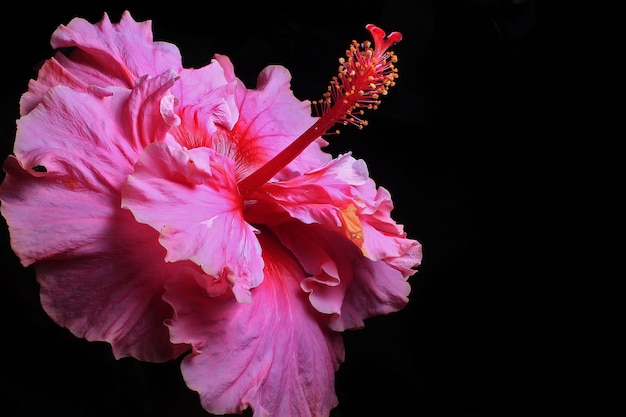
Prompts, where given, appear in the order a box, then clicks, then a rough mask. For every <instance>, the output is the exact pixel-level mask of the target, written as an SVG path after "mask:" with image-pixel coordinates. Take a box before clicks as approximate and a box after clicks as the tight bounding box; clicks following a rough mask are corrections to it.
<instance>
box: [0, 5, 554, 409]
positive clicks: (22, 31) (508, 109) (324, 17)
mask: <svg viewBox="0 0 626 417" xmlns="http://www.w3.org/2000/svg"><path fill="white" fill-rule="evenodd" d="M212 3H213V2H210V1H209V2H197V3H191V2H168V3H164V4H162V5H157V4H156V2H122V1H108V2H105V3H99V2H93V1H92V2H82V3H68V2H65V3H58V2H55V3H54V4H52V2H49V3H46V4H38V5H34V4H32V3H30V2H20V3H17V4H15V5H14V9H13V10H14V11H13V12H9V13H6V12H5V13H4V16H5V20H6V21H7V24H5V25H3V26H2V29H1V30H2V36H1V38H0V39H2V42H3V50H2V56H3V64H2V66H3V75H2V78H3V81H4V82H3V87H2V108H1V112H0V114H1V115H2V120H1V123H2V124H1V126H0V145H1V149H0V151H1V154H2V155H1V157H2V159H4V158H5V157H6V155H8V154H9V153H10V152H11V149H12V146H13V145H12V144H13V139H14V134H15V120H16V119H17V117H18V101H19V97H20V95H21V94H22V93H23V92H25V91H26V89H27V82H28V80H29V79H30V78H33V77H35V75H36V72H35V70H34V69H33V68H34V67H35V66H36V64H37V63H38V62H39V61H42V60H45V59H48V58H49V57H50V56H51V54H52V50H51V49H50V46H49V39H50V35H51V34H52V32H53V31H54V29H55V28H56V27H57V26H58V25H59V24H61V23H68V22H69V21H70V20H71V18H73V17H75V16H80V17H83V18H86V19H87V20H89V21H91V22H92V23H95V22H97V21H99V20H100V19H101V18H102V16H103V13H104V12H105V11H106V12H107V13H108V14H109V17H110V18H111V20H112V21H114V22H117V21H118V20H119V17H120V16H121V13H122V11H123V10H125V9H127V10H129V11H130V12H131V14H132V16H133V17H134V18H135V20H138V21H139V20H152V26H153V32H154V37H155V40H164V41H168V42H171V43H174V44H176V45H177V46H178V47H179V48H180V50H181V52H182V56H183V63H184V65H185V66H187V67H200V66H204V65H206V64H207V63H208V62H209V60H210V58H211V56H212V54H213V53H222V54H226V55H228V56H230V58H231V59H232V61H233V63H234V65H235V72H236V74H237V75H238V76H239V77H240V78H241V79H242V80H243V81H244V82H245V83H246V85H247V86H248V87H249V88H253V87H254V85H255V80H256V75H257V74H258V73H259V71H260V70H261V69H262V68H263V67H265V66H266V65H269V64H282V65H284V66H286V67H287V68H288V69H289V70H290V71H291V73H292V77H293V81H292V87H293V90H294V93H295V95H296V96H297V97H298V98H300V99H311V100H313V99H317V98H319V97H320V96H321V94H322V93H323V92H324V91H325V89H326V86H327V84H328V81H329V79H330V77H331V76H333V75H335V71H336V67H337V58H339V57H340V56H343V53H344V50H345V48H346V47H347V46H348V44H349V42H350V41H351V40H352V39H357V40H359V41H362V40H365V39H369V33H368V32H367V31H366V30H365V25H366V24H367V23H375V24H377V25H378V26H380V27H382V28H383V29H384V30H385V31H387V32H391V31H400V32H402V33H403V35H404V38H403V40H402V42H401V43H399V44H398V45H397V46H396V47H394V48H393V50H394V51H395V52H396V53H397V55H398V57H399V62H398V64H397V67H398V70H399V74H400V78H399V79H398V82H397V86H396V87H394V88H393V89H391V91H390V94H389V96H388V97H387V98H386V99H385V100H384V101H383V103H382V105H381V107H380V109H379V110H378V111H376V112H372V113H370V114H369V115H368V116H367V118H368V120H369V122H370V125H369V126H368V127H367V128H365V129H364V130H363V131H357V130H356V129H353V128H351V127H346V128H344V129H343V133H342V134H341V135H339V136H335V137H333V138H331V141H332V142H331V146H330V147H329V148H328V150H329V151H330V152H332V153H333V154H335V155H336V154H337V153H344V152H346V151H348V150H350V151H352V152H353V155H354V156H355V157H357V158H363V159H364V160H365V161H366V163H367V164H368V167H369V169H370V175H371V177H372V178H373V179H374V180H375V181H376V182H377V184H378V185H381V186H384V187H385V188H387V189H388V190H389V191H390V192H391V194H392V197H393V200H394V204H395V209H394V211H393V213H392V215H393V217H394V219H395V220H397V221H398V223H401V224H403V225H404V226H405V230H406V231H407V233H408V235H409V237H411V238H414V239H416V240H418V241H420V242H421V243H422V244H423V250H424V261H423V264H422V265H421V267H420V268H419V272H418V273H417V274H416V275H415V276H413V277H412V278H411V279H410V282H411V284H412V293H411V296H410V298H411V301H410V302H409V305H408V306H407V307H406V308H405V309H404V310H402V311H401V312H398V313H394V314H391V315H389V316H385V317H377V318H374V319H370V320H368V321H367V322H366V327H365V328H364V329H361V330H357V331H352V332H347V333H345V336H344V340H345V344H346V361H345V363H344V364H343V365H342V366H341V368H340V370H339V371H338V372H337V374H336V392H337V395H338V397H339V402H340V405H339V406H338V407H337V408H336V409H335V410H333V412H332V414H331V417H354V416H385V417H387V416H389V417H395V416H420V417H436V416H442V417H443V416H445V417H448V416H450V417H452V416H455V417H456V416H458V417H469V416H473V417H486V416H493V417H496V416H497V417H518V416H527V415H528V416H530V415H536V414H538V411H537V410H536V408H535V404H536V401H537V400H538V398H539V397H540V396H541V395H542V393H541V392H540V391H539V388H538V385H537V382H538V380H539V379H540V378H539V376H538V375H536V374H534V371H533V369H534V366H533V358H534V355H535V352H536V351H537V350H538V349H539V346H540V345H541V342H540V340H538V338H537V337H536V336H533V326H534V324H533V323H532V322H531V321H530V319H529V318H530V317H531V316H532V315H533V312H534V310H535V309H536V306H535V304H534V302H533V297H532V292H533V291H536V290H537V288H538V286H537V283H536V282H534V281H536V278H533V277H534V276H535V273H536V270H537V269H538V267H537V266H535V265H534V264H533V263H534V257H533V249H532V245H529V244H528V242H530V241H532V239H533V236H529V234H530V233H531V232H530V231H529V229H528V228H527V225H528V221H527V217H528V216H529V213H530V212H531V211H532V210H533V209H534V205H536V204H538V202H537V201H536V200H533V199H532V198H530V186H529V185H528V184H527V182H526V181H527V180H526V178H527V176H528V172H529V171H532V169H533V166H532V162H531V161H532V157H533V155H532V152H531V150H530V146H529V143H531V138H532V137H533V135H535V131H534V129H535V119H536V114H535V112H536V111H535V108H536V96H535V93H536V86H535V82H536V73H535V71H536V62H535V60H534V50H535V42H536V40H535V25H536V24H535V20H536V11H535V5H534V0H518V1H514V0H507V1H505V0H459V1H437V0H433V1H429V0H414V1H409V0H395V1H391V0H389V1H358V2H357V1H315V2H310V3H299V2H295V3H293V5H285V4H282V3H276V4H273V3H271V2H262V4H258V5H250V4H244V3H235V2H216V5H214V4H212ZM8 21H11V24H8V23H9V22H8ZM2 221H3V223H2V228H1V235H0V238H1V241H0V243H1V245H2V246H1V248H0V249H1V252H0V267H1V270H0V271H1V272H0V273H1V279H0V285H1V291H2V293H1V295H2V299H1V300H0V305H1V306H2V307H1V308H2V310H1V311H0V314H1V317H3V319H4V323H3V324H4V326H3V331H2V333H1V334H2V336H1V337H2V346H3V347H4V352H5V353H4V354H2V356H0V366H1V373H0V401H1V404H0V407H2V415H3V416H6V417H25V416H68V417H70V416H72V417H73V416H86V417H87V416H89V417H91V416H94V417H95V416H98V417H99V416H135V417H139V416H164V417H178V416H181V417H182V416H185V417H196V416H197V417H203V416H204V417H206V416H208V413H206V412H205V411H204V410H202V408H201V407H200V405H199V401H198V399H197V396H196V394H195V393H194V392H192V391H190V390H189V389H188V388H187V387H186V386H185V384H184V382H183V381H182V378H181V376H180V371H179V368H178V365H179V364H178V363H177V362H175V361H173V362H171V363H167V364H148V363H142V362H138V361H135V360H133V359H122V360H118V361H116V360H115V359H113V357H112V355H111V352H110V348H109V347H108V346H107V345H106V344H101V343H92V342H87V341H85V340H82V339H77V338H75V337H73V336H72V335H71V334H70V333H69V332H68V331H67V330H65V329H62V328H60V327H58V326H57V325H56V324H54V323H53V322H52V321H51V320H50V319H49V318H48V317H47V316H46V315H45V313H44V312H43V311H42V309H41V307H40V305H39V300H38V295H37V284H36V281H35V277H34V274H33V272H32V270H31V269H30V268H29V269H24V268H22V267H21V266H20V264H19V262H18V260H17V258H16V257H15V255H14V254H13V253H12V252H11V249H10V246H9V234H8V230H7V227H6V223H4V220H2ZM245 415H247V414H245Z"/></svg>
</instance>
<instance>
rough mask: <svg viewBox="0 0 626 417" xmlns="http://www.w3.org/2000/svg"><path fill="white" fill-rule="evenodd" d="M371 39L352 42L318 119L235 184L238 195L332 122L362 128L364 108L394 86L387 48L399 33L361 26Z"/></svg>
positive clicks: (272, 172) (266, 178)
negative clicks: (387, 33)
mask: <svg viewBox="0 0 626 417" xmlns="http://www.w3.org/2000/svg"><path fill="white" fill-rule="evenodd" d="M365 28H366V29H367V30H369V32H370V34H371V35H372V37H373V39H374V44H373V47H372V42H370V41H365V42H362V43H360V44H359V43H358V42H357V41H352V44H351V45H350V48H349V49H348V50H346V57H345V58H340V59H339V72H338V75H337V76H336V77H333V79H332V80H331V82H330V85H329V86H328V91H327V92H326V93H324V95H323V98H322V99H321V100H319V101H314V102H313V106H314V107H315V108H316V110H317V112H318V113H319V114H320V118H319V119H318V120H317V121H316V122H315V123H314V124H313V125H312V126H311V127H310V128H308V129H307V130H306V131H305V132H304V133H303V134H302V135H301V136H300V137H298V138H297V139H296V140H295V141H293V142H292V143H291V144H289V146H287V147H286V148H285V149H283V150H282V151H281V152H279V153H278V154H277V155H276V156H275V157H274V158H272V159H271V160H269V161H268V162H267V163H266V164H265V165H263V166H261V167H260V168H259V169H258V170H256V171H255V172H253V173H252V174H250V175H249V176H247V177H246V178H244V179H242V180H241V181H239V183H238V188H239V194H240V195H241V196H242V197H247V196H249V195H250V194H252V193H253V192H254V191H255V190H257V189H258V188H259V187H261V186H262V185H263V184H265V183H266V182H267V181H269V180H270V179H271V178H272V177H273V176H274V175H276V174H277V173H278V172H279V171H280V170H281V169H283V168H284V167H285V166H286V165H287V164H289V163H290V162H291V161H293V160H294V159H295V158H296V157H297V156H298V155H299V154H300V153H301V152H302V151H304V150H305V149H306V147H307V146H309V145H310V144H311V143H312V142H313V141H315V139H317V138H319V137H320V136H322V135H325V134H330V133H339V131H338V130H336V131H333V132H329V129H330V128H331V127H333V126H334V125H335V124H336V123H342V124H343V125H348V124H352V125H355V126H357V127H358V128H359V129H362V128H363V127H364V126H367V120H364V119H363V118H362V116H363V114H364V113H365V109H374V110H375V109H377V108H378V105H379V104H380V98H381V96H384V95H387V91H388V90H389V88H390V87H392V86H394V85H395V79H396V78H398V71H397V69H396V68H395V67H394V64H395V63H396V62H397V60H398V59H397V56H396V55H395V54H394V53H393V52H392V51H388V48H389V47H390V46H391V45H393V44H395V43H397V42H400V41H401V40H402V34H401V33H400V32H392V33H390V34H389V36H385V32H384V31H383V30H382V29H381V28H379V27H377V26H375V25H373V24H369V25H367V26H365Z"/></svg>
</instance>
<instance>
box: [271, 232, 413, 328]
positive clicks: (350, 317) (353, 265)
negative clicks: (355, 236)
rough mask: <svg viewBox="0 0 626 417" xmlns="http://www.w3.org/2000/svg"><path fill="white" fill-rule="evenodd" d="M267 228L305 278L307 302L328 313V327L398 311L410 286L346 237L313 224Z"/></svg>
mask: <svg viewBox="0 0 626 417" xmlns="http://www.w3.org/2000/svg"><path fill="white" fill-rule="evenodd" d="M273 231H274V232H275V233H276V235H277V236H278V237H279V238H280V241H281V242H282V243H283V244H284V245H285V246H286V247H287V248H289V249H290V250H291V251H292V252H293V253H294V255H295V256H296V258H297V259H298V261H299V262H300V263H301V264H302V266H303V267H304V269H305V270H306V272H307V273H308V274H310V275H311V278H305V279H303V280H302V283H301V286H302V289H303V290H305V291H306V292H308V293H309V300H310V302H311V304H312V305H313V307H315V308H316V309H317V310H318V311H320V312H323V313H332V314H334V317H333V321H332V322H331V323H330V327H331V328H332V329H333V330H337V331H344V330H346V329H353V328H361V327H363V326H364V320H365V319H367V318H370V317H374V316H378V315H384V314H389V313H392V312H396V311H399V310H401V309H402V308H404V307H405V306H406V304H407V303H408V301H409V300H408V295H409V293H410V291H411V286H410V285H409V283H408V282H407V277H405V276H404V275H403V274H402V272H401V271H398V270H397V269H395V268H394V267H393V266H391V265H389V264H388V263H387V262H385V261H384V260H380V261H372V260H370V259H368V258H366V257H365V256H363V254H362V253H361V251H360V250H359V249H358V248H357V247H356V246H354V245H353V244H351V242H350V241H349V240H348V239H338V238H337V235H336V234H335V233H334V232H332V231H329V230H327V229H326V228H324V227H321V226H319V225H316V224H312V225H304V224H302V223H299V222H295V221H294V222H290V223H284V224H282V225H280V226H277V227H274V228H273Z"/></svg>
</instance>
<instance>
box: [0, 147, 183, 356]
mask: <svg viewBox="0 0 626 417" xmlns="http://www.w3.org/2000/svg"><path fill="white" fill-rule="evenodd" d="M4 169H5V171H6V173H7V175H6V177H5V179H4V181H3V183H2V188H1V190H0V199H1V201H2V205H1V206H0V209H1V210H2V215H3V216H4V217H5V218H6V220H7V223H8V224H9V231H10V232H11V245H12V247H13V249H14V251H15V253H16V254H17V255H18V256H19V257H20V259H21V261H22V263H23V264H24V265H29V264H31V263H33V262H35V261H37V263H36V264H35V271H36V276H37V281H38V283H39V285H40V292H41V303H42V306H43V308H44V309H45V310H46V312H47V313H48V314H49V315H50V317H52V319H53V320H55V322H56V323H58V324H59V325H60V326H63V327H66V328H68V329H69V330H71V331H72V333H73V334H75V335H76V336H78V337H85V338H87V339H88V340H96V341H107V342H109V343H110V344H111V346H112V349H113V353H114V355H115V356H116V357H118V358H120V357H123V356H134V357H136V358H139V359H143V360H147V361H166V360H169V359H172V358H175V357H176V356H178V355H179V354H180V353H181V352H182V351H183V350H184V349H185V347H184V346H176V345H172V344H171V343H170V342H169V335H168V332H167V328H166V327H165V326H164V325H163V321H164V320H165V319H166V318H169V317H170V316H171V314H172V311H171V308H170V307H169V306H168V305H167V304H166V303H165V302H163V301H162V299H161V293H162V291H163V290H162V285H163V282H164V281H165V280H167V279H168V278H169V277H170V276H171V274H172V269H171V268H168V267H166V266H165V265H164V264H163V257H164V255H165V251H164V250H163V248H161V247H160V246H159V244H158V242H157V240H156V238H157V234H156V232H154V230H152V229H151V228H149V227H147V226H144V225H139V224H137V223H136V222H135V220H134V219H133V217H132V215H131V214H130V213H129V212H127V211H125V210H122V209H120V208H119V207H117V208H116V207H115V205H114V204H113V202H115V201H117V199H116V198H115V197H114V196H112V195H107V194H105V193H100V192H93V191H92V190H90V189H87V188H82V187H81V188H80V189H73V188H72V187H71V186H68V185H67V182H68V181H71V180H69V179H68V177H65V176H55V175H52V174H50V175H45V176H41V177H36V176H33V175H31V174H30V173H29V172H28V171H26V170H24V169H22V167H21V166H20V165H19V163H18V161H17V159H16V158H15V157H9V158H8V159H7V161H6V162H5V164H4ZM70 184H72V183H71V182H70ZM192 266H193V267H195V265H193V264H190V265H189V267H192Z"/></svg>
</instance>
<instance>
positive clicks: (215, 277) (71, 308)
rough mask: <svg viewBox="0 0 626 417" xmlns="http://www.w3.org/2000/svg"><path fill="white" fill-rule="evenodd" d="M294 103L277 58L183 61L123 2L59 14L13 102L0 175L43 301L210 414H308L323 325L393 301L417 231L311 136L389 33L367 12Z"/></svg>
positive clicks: (321, 404)
mask: <svg viewBox="0 0 626 417" xmlns="http://www.w3.org/2000/svg"><path fill="white" fill-rule="evenodd" d="M367 29H368V30H369V31H370V33H371V35H372V37H373V39H374V43H373V44H372V43H370V42H369V41H368V42H364V43H362V44H359V43H356V42H353V44H352V45H351V46H350V48H349V50H348V51H347V54H346V58H345V59H342V60H340V61H341V65H340V68H339V74H338V76H337V77H336V78H335V79H334V80H333V81H332V82H331V85H330V88H329V92H328V93H327V94H326V95H325V96H324V98H323V100H322V101H320V102H319V103H314V104H316V105H317V108H318V109H319V110H320V116H318V117H314V116H311V102H309V101H300V100H298V99H296V98H295V96H294V95H293V92H292V91H291V87H290V81H291V76H290V74H289V72H288V71H287V70H286V69H285V68H283V67H281V66H269V67H267V68H265V69H264V70H263V71H262V72H261V74H260V75H259V77H258V81H257V85H256V88H254V89H248V88H246V86H245V85H244V84H243V83H242V82H241V81H240V80H239V79H238V78H237V77H236V76H235V73H234V69H233V65H232V63H231V62H230V60H229V59H228V58H227V57H226V56H223V55H215V56H214V58H213V60H212V61H211V62H210V64H208V65H207V66H205V67H202V68H199V69H193V68H183V67H182V63H181V62H182V61H181V55H180V53H179V51H178V49H177V48H176V47H175V46H174V45H172V44H168V43H163V42H154V41H153V39H152V32H151V22H150V21H145V22H136V21H134V20H133V18H132V17H131V15H130V14H129V13H128V12H125V13H124V14H123V15H122V17H121V20H120V22H119V23H116V24H113V23H112V22H111V21H110V20H109V18H108V16H107V15H106V14H105V15H104V17H103V18H102V20H101V21H100V22H98V23H97V24H91V23H89V22H87V21H85V20H84V19H81V18H75V19H73V20H72V21H71V22H70V23H69V24H68V25H67V26H64V25H61V26H59V28H58V29H57V30H56V31H55V32H54V33H53V35H52V46H53V47H55V48H65V47H72V48H71V52H70V53H68V54H67V55H64V54H63V53H61V52H58V53H57V54H56V55H55V56H54V57H53V58H51V59H49V60H48V61H46V62H45V63H44V64H43V66H42V67H41V69H40V70H39V73H38V76H37V79H36V80H31V82H30V83H29V86H28V91H27V92H26V93H25V94H24V95H23V96H22V99H21V101H20V118H19V120H18V121H17V133H16V138H15V145H14V152H13V155H10V156H9V157H8V158H7V159H6V161H5V163H4V170H5V172H6V176H5V179H4V181H3V182H2V185H1V188H0V202H1V206H0V208H1V212H2V215H3V216H4V217H5V219H6V220H7V223H8V225H9V232H10V238H11V245H12V248H13V249H14V251H15V253H16V254H17V255H18V257H19V259H20V261H21V262H22V264H23V265H24V266H28V265H34V268H35V271H36V276H37V280H38V282H39V284H40V288H41V302H42V305H43V307H44V309H45V310H46V312H47V313H48V314H49V315H50V316H51V317H52V318H53V319H54V320H55V321H56V322H57V323H58V324H59V325H61V326H63V327H66V328H68V329H70V330H71V331H72V332H73V334H75V335H76V336H78V337H84V338H86V339H88V340H94V341H106V342H108V343H110V345H111V346H112V350H113V354H114V355H115V357H117V358H121V357H125V356H132V357H135V358H137V359H140V360H145V361H154V362H159V361H167V360H171V359H174V358H177V357H179V356H180V355H181V354H184V353H185V352H188V353H187V355H186V356H185V357H184V359H183V361H182V373H183V376H184V378H185V381H186V383H187V384H188V386H189V387H190V388H191V389H193V390H195V391H197V392H198V393H199V394H200V399H201V402H202V405H203V407H204V408H205V409H206V410H207V411H209V412H211V413H215V414H226V413H241V412H242V411H243V410H244V409H246V408H248V407H250V408H251V409H252V410H253V411H254V416H255V417H259V416H268V415H270V414H271V415H272V416H276V417H305V416H328V415H329V414H330V410H331V409H332V408H334V407H335V406H336V405H337V398H336V395H335V392H334V373H335V371H336V370H337V369H338V367H339V365H340V364H341V363H342V362H343V360H344V347H343V341H342V336H341V335H342V333H341V332H342V331H343V330H346V329H354V328H360V327H362V326H363V325H364V320H365V319H367V318H369V317H373V316H376V315H381V314H388V313H391V312H394V311H398V310H400V309H402V308H403V307H404V306H405V305H406V303H407V302H408V295H409V292H410V285H409V283H408V278H409V277H410V276H412V275H413V274H414V273H415V272H416V269H415V268H416V267H417V266H419V264H420V262H421V246H420V244H419V243H418V242H417V241H415V240H412V239H409V238H407V235H406V233H405V232H404V231H403V227H402V226H401V225H398V224H396V223H395V221H394V220H393V219H392V218H391V216H390V213H391V211H392V209H393V203H392V200H391V197H390V194H389V192H388V191H387V190H385V189H384V188H382V187H377V186H376V184H375V183H374V181H373V180H372V179H371V178H369V174H368V171H367V167H366V164H365V162H363V161H362V160H357V159H355V158H353V157H352V156H351V155H350V154H349V153H347V154H343V155H339V156H338V157H336V158H333V157H332V156H331V155H329V154H328V153H326V152H324V151H323V148H324V147H325V146H326V145H327V142H326V141H325V140H324V139H323V138H322V135H324V134H325V133H326V132H327V131H328V130H329V129H330V128H331V127H332V126H334V125H335V124H336V123H344V124H354V125H357V126H359V127H362V126H365V125H366V124H367V123H366V121H365V120H363V119H362V113H363V111H362V110H363V109H368V108H375V107H376V106H377V105H378V103H379V99H380V96H382V95H384V94H386V93H387V90H388V88H389V87H391V86H393V84H394V80H395V78H396V77H397V73H396V69H395V68H394V65H393V64H394V63H395V55H394V54H393V52H391V51H388V48H389V47H390V46H391V45H392V44H394V43H395V42H398V41H399V40H400V39H401V35H400V34H399V33H397V32H393V33H391V34H389V35H388V36H385V33H384V32H383V31H382V30H381V29H380V28H378V27H375V26H373V25H368V26H367Z"/></svg>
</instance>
